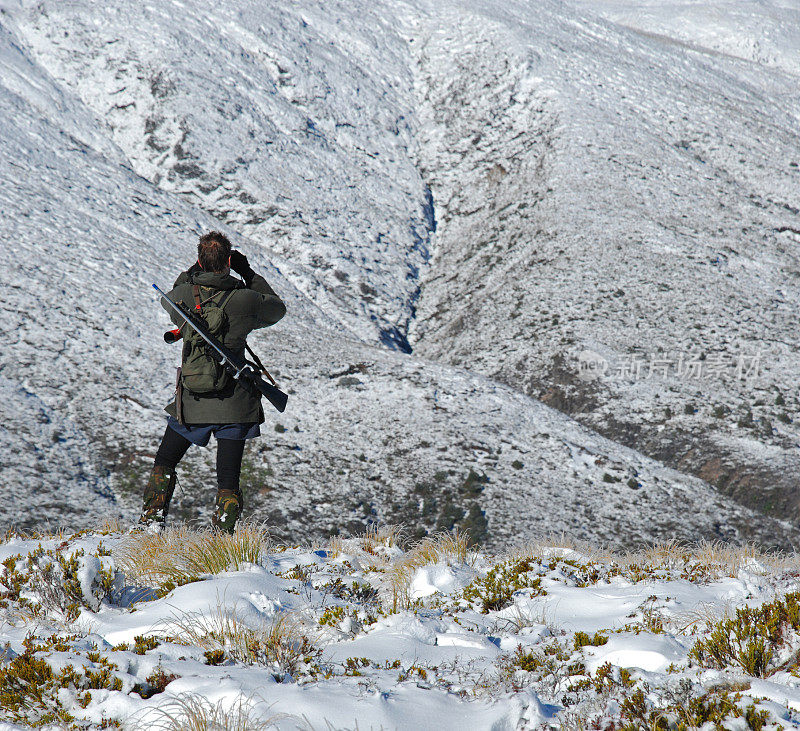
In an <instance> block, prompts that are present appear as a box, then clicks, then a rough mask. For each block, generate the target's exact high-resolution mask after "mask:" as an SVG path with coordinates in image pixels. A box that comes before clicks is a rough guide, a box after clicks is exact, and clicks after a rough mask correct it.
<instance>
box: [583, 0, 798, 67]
mask: <svg viewBox="0 0 800 731" xmlns="http://www.w3.org/2000/svg"><path fill="white" fill-rule="evenodd" d="M584 5H585V6H586V8H587V9H591V10H592V11H593V12H597V13H600V14H601V15H603V17H606V18H609V19H610V20H613V21H614V22H615V23H618V24H619V25H623V26H625V27H627V28H631V29H634V30H637V31H641V32H644V33H648V34H652V35H657V36H660V37H662V38H664V39H671V40H673V41H676V42H683V43H686V44H690V45H691V46H692V47H694V48H699V49H704V50H707V51H711V52H715V53H720V54H726V55H729V56H734V57H737V58H743V59H746V60H748V61H754V62H756V63H758V64H760V65H764V66H769V67H772V68H776V69H780V70H782V71H786V72H787V73H789V74H793V75H797V74H798V73H800V56H799V55H798V52H797V51H798V48H800V3H797V2H796V0H779V1H778V2H760V3H758V4H757V6H755V7H754V3H752V2H748V1H747V0H727V2H724V3H705V2H697V1H696V0H681V1H679V2H656V1H654V0H587V1H586V2H585V3H584Z"/></svg>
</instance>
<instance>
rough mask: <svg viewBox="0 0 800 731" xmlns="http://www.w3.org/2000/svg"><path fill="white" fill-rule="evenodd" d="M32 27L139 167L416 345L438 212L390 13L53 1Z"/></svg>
mask: <svg viewBox="0 0 800 731" xmlns="http://www.w3.org/2000/svg"><path fill="white" fill-rule="evenodd" d="M19 22H20V23H21V25H22V29H23V32H24V35H25V38H26V41H27V42H28V43H29V44H30V46H31V48H32V50H33V51H34V52H35V54H36V57H37V59H38V60H39V62H40V63H42V64H43V65H44V66H45V68H47V69H48V71H49V72H50V73H52V74H54V75H55V76H57V77H58V78H59V79H61V80H62V81H63V82H65V83H66V84H67V85H68V86H69V87H70V88H71V89H72V90H73V91H74V93H75V94H76V95H77V96H78V97H79V98H80V99H81V100H82V101H83V102H84V103H85V104H86V105H87V106H88V107H89V108H90V109H92V110H93V111H94V112H95V113H96V114H97V115H98V117H100V118H101V119H103V120H104V121H105V123H106V124H107V125H108V127H109V131H110V132H111V138H112V139H113V140H114V141H115V142H116V143H117V144H118V145H119V146H120V147H121V148H122V149H123V150H124V151H125V154H126V155H127V157H128V159H129V160H130V163H131V165H132V167H133V169H134V170H135V171H136V172H137V173H139V174H140V175H143V176H144V177H146V178H148V179H149V180H151V181H153V183H155V184H156V185H158V186H159V187H160V188H162V189H164V190H168V191H171V192H176V193H179V194H181V195H182V196H184V197H186V198H187V199H188V200H190V201H191V202H192V203H193V204H194V205H199V206H200V207H202V208H203V209H204V210H206V211H207V212H209V213H211V214H212V215H213V216H214V217H215V218H218V219H219V220H222V221H225V222H226V223H228V224H229V225H231V226H232V227H233V228H235V229H236V230H238V231H239V232H240V233H242V234H243V235H245V236H247V237H248V238H250V239H251V240H252V241H253V242H254V243H256V244H259V245H263V246H265V247H266V248H268V249H269V250H270V251H271V252H273V253H275V254H279V255H284V256H285V257H286V261H285V262H284V265H285V267H286V271H287V273H288V274H291V276H292V280H293V281H294V282H296V284H297V286H299V287H300V288H301V289H302V291H304V292H305V293H306V294H308V295H310V296H311V297H312V298H313V299H314V300H315V301H316V302H317V303H318V304H319V305H320V306H322V307H324V308H325V309H326V310H328V311H334V312H336V313H337V315H338V316H339V317H340V318H341V319H342V320H343V321H344V322H345V323H346V324H347V325H348V327H350V329H352V330H353V332H354V333H356V334H357V335H358V336H359V337H365V338H368V339H373V340H374V339H377V338H380V339H382V340H383V341H385V342H386V343H388V344H392V345H396V346H400V347H401V348H405V347H406V343H405V337H406V331H407V328H408V322H409V320H410V317H411V315H412V307H413V302H414V299H415V297H416V293H417V272H418V271H419V269H420V268H421V267H422V266H424V264H425V261H426V258H427V255H428V252H427V241H428V237H429V232H430V230H431V228H432V227H433V220H432V215H433V214H432V210H431V208H430V201H429V197H428V193H427V191H426V190H425V188H424V186H423V184H422V181H421V179H420V176H419V173H418V171H417V170H416V167H415V166H414V165H413V162H412V160H411V159H410V158H409V156H408V154H407V150H408V148H409V147H411V146H412V145H413V137H414V130H413V129H412V127H411V125H412V124H413V121H414V110H413V106H412V104H413V95H411V94H409V93H408V89H409V88H410V87H411V84H412V80H411V64H410V63H409V62H408V60H407V58H406V57H407V56H408V51H407V49H406V44H405V43H404V41H403V39H402V37H401V36H399V35H398V34H397V32H396V29H395V28H393V27H392V26H391V24H390V23H389V22H388V21H387V20H386V18H385V16H384V14H383V13H382V12H380V10H379V9H378V8H371V7H370V5H369V4H363V5H360V6H359V8H358V12H354V11H353V9H351V8H350V4H349V3H342V2H338V3H332V2H324V3H323V2H304V3H302V4H297V3H295V4H292V3H287V4H285V5H280V4H277V5H276V4H272V5H270V7H269V8H267V9H265V8H259V7H257V6H254V5H253V4H252V3H248V2H226V3H222V4H218V5H216V6H214V7H209V6H208V4H206V3H186V4H184V3H180V4H175V3H166V2H165V3H156V4H141V3H128V2H123V3H111V4H104V5H102V6H98V5H97V4H96V3H93V2H88V1H87V2H77V3H61V2H47V3H36V4H25V7H24V9H23V10H22V11H21V13H20V17H19ZM378 59H379V61H378V63H379V66H378V72H377V73H376V69H374V68H373V67H372V66H373V64H374V63H375V61H376V60H378Z"/></svg>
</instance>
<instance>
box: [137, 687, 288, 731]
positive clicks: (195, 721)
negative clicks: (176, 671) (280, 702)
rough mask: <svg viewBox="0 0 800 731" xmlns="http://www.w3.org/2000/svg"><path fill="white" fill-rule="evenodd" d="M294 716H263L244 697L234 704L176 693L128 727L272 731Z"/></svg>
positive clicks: (167, 730) (177, 730) (174, 730)
mask: <svg viewBox="0 0 800 731" xmlns="http://www.w3.org/2000/svg"><path fill="white" fill-rule="evenodd" d="M288 718H290V716H286V715H284V714H281V715H274V716H271V717H269V718H266V719H265V718H262V717H261V716H260V714H258V713H257V712H256V710H255V704H254V703H253V701H252V700H251V699H247V698H243V697H240V698H239V699H238V700H236V701H235V702H234V703H233V704H229V703H225V702H224V701H219V702H218V703H216V704H215V703H212V702H211V701H209V700H208V699H206V698H204V697H202V696H198V695H193V694H191V693H185V694H181V695H179V696H176V697H175V698H173V699H172V700H170V702H169V703H166V704H164V705H162V706H159V707H158V708H155V709H149V710H148V711H147V712H146V713H145V714H143V715H140V716H139V717H138V718H137V717H134V718H133V719H131V720H130V721H129V722H128V723H127V724H126V726H125V728H126V729H128V731H139V730H140V729H142V728H148V729H154V731H268V729H275V728H277V725H276V724H277V723H278V722H279V721H282V720H285V719H288Z"/></svg>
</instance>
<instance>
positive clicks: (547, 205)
mask: <svg viewBox="0 0 800 731" xmlns="http://www.w3.org/2000/svg"><path fill="white" fill-rule="evenodd" d="M701 5H703V7H705V6H706V5H707V4H700V3H696V4H694V5H692V7H696V8H700V6H701ZM762 5H764V4H761V3H759V7H761V6H762ZM612 6H613V4H611V3H608V4H604V3H600V4H599V7H601V8H606V7H612ZM747 6H748V8H752V7H753V4H752V3H748V4H747ZM766 6H767V7H770V8H772V9H773V11H774V13H780V12H781V11H780V10H779V7H780V6H779V5H778V4H776V5H774V6H773V5H768V4H767V5H766ZM594 7H595V4H593V3H585V4H583V5H581V6H580V8H581V10H579V11H578V12H576V11H575V10H574V9H572V8H571V6H569V5H567V4H563V3H550V2H542V3H537V4H536V6H535V10H534V9H533V8H532V6H531V5H530V4H528V3H505V4H504V5H503V10H502V12H500V11H499V10H498V6H497V5H496V4H495V3H491V2H471V3H468V4H466V5H464V6H462V7H460V8H459V9H455V8H452V9H451V8H450V7H449V6H447V5H441V4H437V5H435V6H434V5H431V6H430V8H431V11H430V12H431V15H432V16H433V17H434V18H436V20H431V19H429V20H428V22H427V24H426V23H420V24H419V32H418V33H417V34H416V37H415V38H414V43H413V47H414V48H415V49H416V50H415V52H416V58H417V60H418V63H419V69H420V75H419V79H418V81H417V90H418V95H419V99H420V143H419V147H418V149H419V151H420V155H421V161H420V164H421V169H422V171H423V175H424V177H425V180H426V182H428V184H429V185H430V186H431V189H432V191H433V195H434V200H435V201H436V212H437V221H438V227H437V230H436V236H435V242H434V246H433V252H434V254H433V258H432V261H431V265H430V266H429V267H428V268H427V269H426V271H425V274H424V277H423V282H422V285H421V296H420V300H419V302H418V306H417V312H416V318H415V320H414V321H413V323H412V329H411V334H410V341H411V344H412V347H413V348H414V352H415V353H417V354H420V355H423V356H425V357H428V358H434V359H437V360H443V361H446V362H449V363H453V364H458V365H461V366H463V367H468V368H471V369H474V370H477V371H479V372H481V373H484V374H486V375H490V376H491V377H493V378H497V379H499V380H501V381H503V382H505V383H508V384H511V385H514V386H515V387H517V388H519V389H521V390H523V391H525V392H526V393H528V394H530V395H533V396H535V397H537V398H541V399H542V400H544V401H545V402H546V403H549V404H551V405H553V406H555V407H556V408H559V409H561V410H563V411H565V412H567V413H570V414H572V415H574V416H575V417H576V418H577V419H578V420H580V421H581V422H582V423H584V424H587V425H589V426H591V427H592V428H594V429H597V430H598V431H600V432H601V433H603V434H605V435H606V436H608V437H609V438H612V439H614V440H617V441H621V442H622V443H624V444H627V445H628V446H632V447H634V448H636V449H638V450H640V451H643V452H645V453H646V454H649V455H650V456H653V457H655V458H657V459H659V460H662V461H664V462H665V463H667V464H669V465H671V466H673V467H676V468H678V469H680V470H682V471H686V472H690V473H692V474H695V475H699V476H701V477H703V478H704V479H706V480H707V481H709V482H711V483H712V484H714V485H715V486H716V487H718V488H719V489H720V490H722V491H723V492H725V493H726V494H729V495H732V496H734V497H735V498H736V499H738V500H741V501H742V502H743V503H745V504H748V505H751V506H755V507H758V508H760V509H763V510H766V511H768V512H771V513H772V514H778V515H784V516H793V517H796V516H797V515H798V510H799V509H800V505H799V504H798V501H797V485H798V474H800V458H798V454H797V444H798V439H800V433H798V429H797V427H796V425H795V423H796V421H797V417H798V415H800V414H798V411H799V410H800V401H798V394H797V387H796V384H797V380H798V360H797V351H798V345H799V344H800V343H799V342H798V337H797V327H796V312H797V310H798V305H800V289H798V280H797V277H798V271H800V268H799V267H798V263H799V262H798V253H797V244H798V242H800V197H798V195H799V194H798V191H800V185H798V183H800V167H799V166H800V147H799V146H798V137H797V123H798V119H799V118H800V91H799V89H800V87H798V86H797V84H796V78H795V77H793V76H788V75H787V74H786V73H785V72H783V71H782V70H780V69H773V68H770V67H766V66H760V65H755V64H753V63H751V62H749V61H744V60H739V59H735V58H729V57H727V56H720V55H718V54H716V55H709V54H707V53H703V52H701V51H696V50H692V49H687V48H686V47H684V46H680V45H675V44H671V43H666V42H664V41H663V40H662V39H658V38H656V39H654V38H651V37H649V36H646V35H642V34H641V33H637V32H633V31H631V30H628V29H626V28H621V27H619V26H617V25H615V24H613V23H610V22H607V21H605V20H603V19H601V18H599V17H597V16H595V15H593V14H590V12H589V11H590V10H592V9H593V8H594ZM648 7H649V6H648ZM719 7H720V8H721V9H720V12H721V13H722V12H724V8H725V4H722V5H721V6H719ZM665 12H666V11H665ZM754 12H755V11H754ZM759 17H760V16H759ZM792 17H794V16H793V15H792V11H790V10H787V11H786V12H785V14H784V20H785V21H786V22H787V23H790V22H791V18H792ZM754 22H757V20H756V21H754ZM442 28H448V29H453V30H448V31H447V32H443V31H442V30H441V29H442ZM701 31H702V29H700V31H698V32H701ZM782 42H784V43H787V44H789V45H791V44H792V42H793V41H792V37H789V38H786V39H784V40H783V41H782ZM788 47H789V46H787V48H788ZM792 47H793V48H794V50H795V52H797V51H798V50H800V46H792ZM591 361H594V363H595V364H599V365H600V366H601V367H602V368H603V369H604V373H603V375H602V376H601V377H598V378H586V379H584V378H582V377H581V367H582V363H585V362H591ZM689 364H691V366H690V365H689ZM589 374H590V375H591V372H589Z"/></svg>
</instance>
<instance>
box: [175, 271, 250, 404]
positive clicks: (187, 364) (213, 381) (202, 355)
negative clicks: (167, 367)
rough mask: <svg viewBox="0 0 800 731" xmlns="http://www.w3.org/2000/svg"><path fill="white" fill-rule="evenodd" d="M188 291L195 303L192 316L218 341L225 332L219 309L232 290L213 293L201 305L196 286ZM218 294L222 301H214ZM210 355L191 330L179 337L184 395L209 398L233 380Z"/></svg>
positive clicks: (206, 347) (202, 341) (223, 318)
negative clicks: (203, 324)
mask: <svg viewBox="0 0 800 731" xmlns="http://www.w3.org/2000/svg"><path fill="white" fill-rule="evenodd" d="M203 289H207V288H205V287H204V288H203ZM192 290H193V292H194V300H195V303H196V306H195V309H194V310H193V312H194V314H195V315H196V316H197V317H199V318H200V319H201V320H203V322H205V325H206V327H207V328H208V331H209V332H210V333H211V334H212V335H213V336H214V337H215V338H216V339H217V340H219V341H222V339H223V338H224V337H225V333H227V331H228V316H227V315H226V314H225V310H224V309H223V308H224V307H225V305H226V304H227V302H228V300H229V299H230V298H231V296H232V295H233V293H234V292H235V291H236V290H235V289H232V290H230V291H229V292H226V293H225V294H222V291H217V292H216V293H215V294H213V295H211V296H210V297H209V298H208V299H206V300H205V301H202V300H201V298H200V287H199V286H197V285H196V284H195V285H193V287H192ZM208 291H213V290H208ZM218 294H222V297H220V298H219V299H218V300H216V297H217V295H218ZM215 300H216V301H215ZM211 352H212V351H211V348H210V346H209V345H208V344H207V343H206V341H205V340H203V338H201V337H200V336H199V335H198V334H197V332H195V330H194V329H192V328H191V327H187V328H186V331H185V332H184V336H183V362H182V363H181V383H182V384H183V387H184V388H185V389H186V390H187V391H190V392H191V393H193V394H196V395H198V396H209V395H213V394H217V393H219V392H220V391H224V390H226V389H227V388H228V387H229V386H230V384H231V381H232V380H233V379H232V378H231V375H230V374H229V373H228V371H227V370H226V369H225V367H224V366H222V365H220V363H219V361H218V360H216V359H215V358H214V357H213V356H212V355H211Z"/></svg>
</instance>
